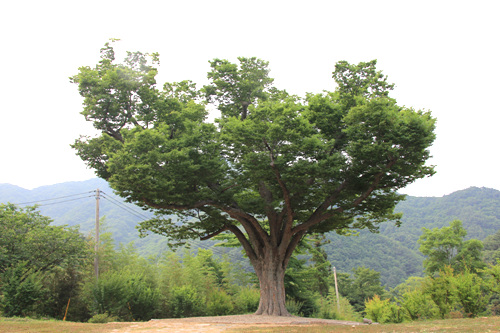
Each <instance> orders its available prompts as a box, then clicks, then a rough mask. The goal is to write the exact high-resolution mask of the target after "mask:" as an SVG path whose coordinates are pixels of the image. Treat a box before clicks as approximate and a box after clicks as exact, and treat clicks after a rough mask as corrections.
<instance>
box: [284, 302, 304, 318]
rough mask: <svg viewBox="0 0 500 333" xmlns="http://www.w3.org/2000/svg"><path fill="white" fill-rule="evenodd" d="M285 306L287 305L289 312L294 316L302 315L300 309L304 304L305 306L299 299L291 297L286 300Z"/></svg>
mask: <svg viewBox="0 0 500 333" xmlns="http://www.w3.org/2000/svg"><path fill="white" fill-rule="evenodd" d="M285 306H286V309H287V310H288V312H289V313H290V314H291V315H292V316H299V315H301V312H300V309H301V308H302V306H304V303H302V302H298V301H296V300H294V299H291V298H288V299H287V300H286V301H285Z"/></svg>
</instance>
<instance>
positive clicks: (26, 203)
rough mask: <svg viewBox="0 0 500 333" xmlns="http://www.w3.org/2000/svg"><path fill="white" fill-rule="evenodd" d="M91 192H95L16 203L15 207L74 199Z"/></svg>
mask: <svg viewBox="0 0 500 333" xmlns="http://www.w3.org/2000/svg"><path fill="white" fill-rule="evenodd" d="M93 192H95V191H88V192H83V193H77V194H70V195H65V196H62V197H56V198H51V199H42V200H34V201H27V202H21V203H16V204H15V205H18V206H21V205H29V204H32V203H35V204H36V203H38V202H45V201H53V200H59V199H65V198H70V197H76V196H78V195H84V194H89V193H93ZM91 196H93V195H91ZM91 196H85V197H82V198H88V197H91Z"/></svg>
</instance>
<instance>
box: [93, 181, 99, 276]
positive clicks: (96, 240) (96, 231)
mask: <svg viewBox="0 0 500 333" xmlns="http://www.w3.org/2000/svg"><path fill="white" fill-rule="evenodd" d="M99 199H100V191H99V189H97V191H96V196H95V247H94V251H95V256H94V272H95V278H96V280H98V279H99Z"/></svg>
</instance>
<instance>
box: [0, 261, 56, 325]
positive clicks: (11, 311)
mask: <svg viewBox="0 0 500 333" xmlns="http://www.w3.org/2000/svg"><path fill="white" fill-rule="evenodd" d="M1 280H2V283H3V285H2V292H3V297H2V299H1V301H2V308H3V315H4V316H7V317H12V316H38V315H40V314H39V313H37V305H39V303H42V302H43V300H45V298H46V297H45V295H46V291H45V289H44V286H43V283H42V275H41V274H40V273H38V272H32V271H31V269H29V268H27V263H26V262H22V263H19V264H17V265H16V266H14V267H10V268H8V269H6V270H5V272H4V274H3V276H2V278H1Z"/></svg>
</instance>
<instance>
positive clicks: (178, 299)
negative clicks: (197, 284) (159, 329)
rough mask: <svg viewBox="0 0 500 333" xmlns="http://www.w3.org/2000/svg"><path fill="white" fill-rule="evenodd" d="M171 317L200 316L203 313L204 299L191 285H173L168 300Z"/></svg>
mask: <svg viewBox="0 0 500 333" xmlns="http://www.w3.org/2000/svg"><path fill="white" fill-rule="evenodd" d="M168 308H169V310H170V315H171V317H173V318H185V317H195V316H202V315H204V314H205V311H204V309H205V299H204V298H203V297H202V296H201V295H200V294H198V292H197V291H196V289H195V288H194V287H193V286H190V285H185V286H181V287H174V288H172V290H171V296H170V299H169V302H168Z"/></svg>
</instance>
